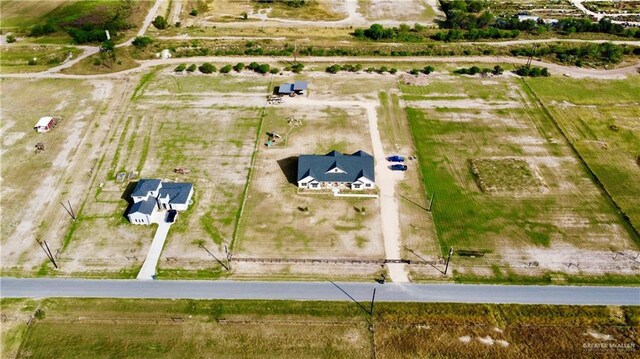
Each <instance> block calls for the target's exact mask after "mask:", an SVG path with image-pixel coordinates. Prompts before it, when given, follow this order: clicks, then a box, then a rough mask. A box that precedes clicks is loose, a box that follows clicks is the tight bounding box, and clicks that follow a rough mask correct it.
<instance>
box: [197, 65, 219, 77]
mask: <svg viewBox="0 0 640 359" xmlns="http://www.w3.org/2000/svg"><path fill="white" fill-rule="evenodd" d="M198 70H200V72H202V73H203V74H211V73H214V72H216V71H218V69H217V68H216V67H215V66H214V65H213V64H211V63H210V62H205V63H204V64H202V65H200V67H198Z"/></svg>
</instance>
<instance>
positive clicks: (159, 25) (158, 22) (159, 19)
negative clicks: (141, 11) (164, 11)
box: [151, 15, 169, 30]
mask: <svg viewBox="0 0 640 359" xmlns="http://www.w3.org/2000/svg"><path fill="white" fill-rule="evenodd" d="M151 23H152V24H153V26H155V27H156V29H158V30H164V29H166V28H167V27H168V26H169V23H167V19H165V18H164V17H163V16H160V15H158V16H156V18H155V19H154V20H153V22H151Z"/></svg>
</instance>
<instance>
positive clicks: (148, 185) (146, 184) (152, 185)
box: [131, 178, 160, 197]
mask: <svg viewBox="0 0 640 359" xmlns="http://www.w3.org/2000/svg"><path fill="white" fill-rule="evenodd" d="M158 185H160V180H159V179H149V178H144V179H141V180H140V181H138V184H137V185H136V188H135V189H134V190H133V193H131V195H132V196H134V197H144V196H146V195H147V193H149V191H155V190H157V189H158Z"/></svg>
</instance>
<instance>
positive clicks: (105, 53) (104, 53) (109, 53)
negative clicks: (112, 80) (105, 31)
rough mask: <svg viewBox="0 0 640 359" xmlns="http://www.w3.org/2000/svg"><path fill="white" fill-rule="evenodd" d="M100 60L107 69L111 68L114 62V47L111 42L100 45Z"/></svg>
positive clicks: (107, 41)
mask: <svg viewBox="0 0 640 359" xmlns="http://www.w3.org/2000/svg"><path fill="white" fill-rule="evenodd" d="M100 58H101V59H102V62H103V63H104V64H105V65H107V66H108V67H111V66H113V63H114V62H115V61H116V45H115V44H114V43H113V41H112V40H106V41H103V42H102V44H100Z"/></svg>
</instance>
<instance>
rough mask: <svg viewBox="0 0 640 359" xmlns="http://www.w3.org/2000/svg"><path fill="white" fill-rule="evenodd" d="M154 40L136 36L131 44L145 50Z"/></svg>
mask: <svg viewBox="0 0 640 359" xmlns="http://www.w3.org/2000/svg"><path fill="white" fill-rule="evenodd" d="M152 42H153V40H151V38H150V37H147V36H136V38H135V39H133V41H132V42H131V44H132V45H133V46H135V47H137V48H139V49H142V48H145V47H147V46H149V44H151V43H152Z"/></svg>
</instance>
